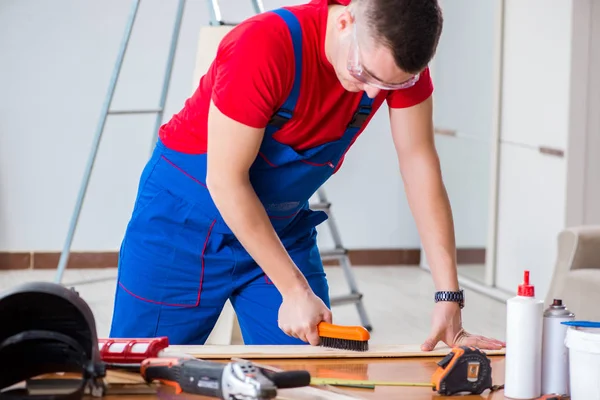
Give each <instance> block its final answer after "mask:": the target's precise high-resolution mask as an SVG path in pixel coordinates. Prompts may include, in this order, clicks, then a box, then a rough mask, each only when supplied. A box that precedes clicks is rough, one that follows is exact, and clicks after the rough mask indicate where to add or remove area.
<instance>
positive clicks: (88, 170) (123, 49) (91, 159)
mask: <svg viewBox="0 0 600 400" xmlns="http://www.w3.org/2000/svg"><path fill="white" fill-rule="evenodd" d="M140 2H141V0H133V1H132V3H131V10H130V12H129V17H128V18H127V23H126V24H125V33H124V34H123V39H122V40H121V45H120V47H119V51H118V53H117V61H116V62H115V66H114V68H113V72H112V75H111V78H110V82H109V85H108V92H107V93H106V97H105V99H104V103H103V104H102V110H101V111H100V119H99V120H98V125H97V127H96V132H95V134H94V138H93V141H92V148H91V150H90V155H89V156H88V160H87V164H86V167H85V170H84V174H83V180H82V182H81V186H80V188H79V193H78V194H77V200H76V202H75V208H74V210H73V215H72V216H71V222H70V224H69V229H68V231H67V237H66V239H65V243H64V247H63V250H62V252H61V254H60V259H59V260H58V267H57V269H56V275H55V277H54V281H55V283H59V284H60V283H62V278H63V275H64V272H65V269H66V268H67V262H68V261H69V255H70V253H71V246H72V244H73V236H75V231H76V230H77V224H78V222H79V216H80V214H81V208H82V207H83V202H84V200H85V195H86V193H87V189H88V184H89V182H90V177H91V175H92V171H93V169H94V163H95V161H96V156H97V154H98V149H99V147H100V142H101V140H102V134H103V132H104V126H105V125H106V119H107V117H108V116H109V115H136V114H137V115H139V114H156V120H155V125H154V133H153V137H152V145H151V146H150V148H149V154H152V151H153V150H154V145H155V144H156V141H157V138H158V130H159V128H160V126H161V125H162V120H163V113H164V109H165V104H166V100H167V95H168V93H169V86H170V83H171V74H172V71H173V62H174V59H175V51H176V49H177V42H178V40H179V33H180V31H181V21H182V19H183V12H184V8H185V0H178V3H177V12H176V14H175V23H174V25H173V31H172V35H171V44H170V46H169V55H168V58H167V64H166V68H165V73H164V78H163V86H162V90H161V94H160V99H159V104H158V107H157V108H153V109H147V110H143V109H140V110H111V108H110V107H111V104H112V100H113V97H114V94H115V89H116V86H117V81H118V79H119V75H120V73H121V67H122V66H123V60H124V58H125V54H126V53H127V47H128V46H129V40H130V38H131V32H132V30H133V25H134V22H135V19H136V17H137V14H138V10H139V8H140ZM97 281H98V280H93V281H89V282H97ZM77 283H78V284H82V283H87V281H81V282H77Z"/></svg>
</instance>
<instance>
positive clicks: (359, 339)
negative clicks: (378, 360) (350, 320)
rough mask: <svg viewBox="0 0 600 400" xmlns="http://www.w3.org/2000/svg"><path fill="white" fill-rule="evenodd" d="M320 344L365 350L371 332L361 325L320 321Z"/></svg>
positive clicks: (344, 348)
mask: <svg viewBox="0 0 600 400" xmlns="http://www.w3.org/2000/svg"><path fill="white" fill-rule="evenodd" d="M317 328H318V330H319V337H320V338H321V343H320V345H321V346H323V347H331V348H334V349H342V350H355V351H367V350H369V339H370V338H371V334H370V333H369V331H368V330H366V329H365V328H363V327H362V326H342V325H334V324H330V323H328V322H320V323H319V325H318V326H317Z"/></svg>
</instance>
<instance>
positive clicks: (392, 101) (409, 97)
mask: <svg viewBox="0 0 600 400" xmlns="http://www.w3.org/2000/svg"><path fill="white" fill-rule="evenodd" d="M432 93H433V82H432V79H431V74H430V72H429V67H427V68H425V69H424V70H423V72H421V75H420V77H419V80H418V81H417V83H416V84H415V85H414V86H412V87H410V88H408V89H401V90H394V91H390V92H389V93H388V95H387V99H386V100H387V104H388V106H389V107H390V108H407V107H412V106H414V105H417V104H419V103H421V102H423V101H425V100H426V99H427V98H429V96H431V94H432Z"/></svg>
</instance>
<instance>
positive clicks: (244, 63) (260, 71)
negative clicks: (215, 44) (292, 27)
mask: <svg viewBox="0 0 600 400" xmlns="http://www.w3.org/2000/svg"><path fill="white" fill-rule="evenodd" d="M267 14H269V13H267ZM214 67H215V72H214V73H215V75H214V83H213V92H212V100H213V102H214V104H215V106H216V107H217V108H218V109H219V110H220V111H221V112H222V113H223V114H225V115H227V116H228V117H230V118H232V119H234V120H236V121H238V122H240V123H243V124H245V125H248V126H252V127H255V128H264V127H265V126H266V125H267V123H268V122H269V120H270V119H271V116H272V115H273V114H274V113H275V111H276V110H277V109H278V108H279V106H281V104H283V102H284V101H285V98H286V97H287V95H288V93H289V92H290V91H291V87H292V84H293V76H294V52H293V46H292V41H291V37H290V33H289V31H288V28H287V25H285V22H284V21H283V20H282V19H281V18H278V17H277V16H275V15H274V14H272V15H268V16H267V15H264V16H261V19H251V20H248V21H246V22H244V23H242V24H240V25H238V26H236V27H235V28H234V29H233V30H232V31H231V32H229V33H228V34H227V35H226V36H225V37H224V38H223V39H222V41H221V43H220V45H219V48H218V51H217V56H216V58H215V65H214Z"/></svg>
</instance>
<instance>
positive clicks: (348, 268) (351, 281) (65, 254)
mask: <svg viewBox="0 0 600 400" xmlns="http://www.w3.org/2000/svg"><path fill="white" fill-rule="evenodd" d="M140 2H141V0H133V1H132V5H131V11H130V14H129V18H128V20H127V24H126V26H125V33H124V35H123V39H122V42H121V45H120V48H119V51H118V54H117V60H116V63H115V66H114V69H113V73H112V76H111V79H110V83H109V88H108V92H107V94H106V98H105V101H104V103H103V106H102V110H101V113H100V119H99V121H98V126H97V128H96V132H95V135H94V139H93V142H92V148H91V151H90V155H89V157H88V161H87V165H86V168H85V171H84V176H83V180H82V183H81V186H80V190H79V193H78V195H77V200H76V204H75V207H74V210H73V214H72V217H71V222H70V225H69V229H68V232H67V237H66V239H65V243H64V247H63V250H62V252H61V256H60V259H59V262H58V267H57V271H56V275H55V282H56V283H62V278H63V275H64V272H65V269H66V267H67V263H68V260H69V255H70V251H71V246H72V242H73V237H74V235H75V231H76V229H77V225H78V222H79V217H80V214H81V209H82V207H83V203H84V200H85V196H86V192H87V188H88V184H89V181H90V177H91V174H92V171H93V168H94V163H95V160H96V156H97V153H98V149H99V145H100V142H101V140H102V135H103V132H104V126H105V124H106V119H107V117H108V116H109V115H135V114H156V122H155V127H154V131H153V135H152V145H151V146H150V150H149V151H150V153H152V151H153V150H154V145H155V144H156V141H157V139H158V130H159V128H160V126H161V125H162V119H163V113H164V108H165V103H166V99H167V96H168V92H169V84H170V81H171V75H172V70H173V62H174V58H175V52H176V49H177V43H178V39H179V33H180V31H181V22H182V19H183V14H184V8H185V0H178V5H177V12H176V15H175V23H174V25H173V31H172V36H171V44H170V47H169V53H168V59H167V64H166V69H165V74H164V78H163V87H162V91H161V95H160V99H159V105H158V107H157V108H155V109H147V110H111V108H110V107H111V104H112V100H113V96H114V93H115V89H116V85H117V81H118V78H119V75H120V72H121V67H122V65H123V60H124V58H125V54H126V52H127V47H128V45H129V41H130V38H131V32H132V30H133V25H134V22H135V19H136V16H137V13H138V10H139V5H140ZM207 3H208V6H209V11H210V25H211V26H213V27H216V26H221V27H226V26H228V27H233V26H235V24H234V23H228V22H224V21H223V19H222V18H221V11H220V8H219V4H218V1H217V0H207ZM252 5H253V8H254V11H255V13H257V14H259V13H262V12H264V6H263V4H262V2H261V0H252ZM218 34H223V32H219V33H218ZM195 81H197V79H195ZM317 198H318V202H317V203H315V204H311V205H310V208H311V209H314V210H322V211H324V212H326V213H327V214H328V216H329V218H328V220H327V223H328V226H329V230H330V232H331V236H332V239H333V243H334V247H333V249H330V250H325V251H323V250H322V251H321V252H320V254H321V258H322V260H323V261H327V260H336V261H338V262H339V264H340V267H341V268H342V270H343V273H344V276H345V278H346V281H347V283H348V286H349V289H350V293H349V294H347V295H342V296H336V297H332V298H331V299H330V302H331V306H332V307H333V306H338V305H346V304H355V305H356V308H357V311H358V314H359V317H360V321H361V324H362V326H364V327H365V328H366V329H367V330H369V331H371V330H372V325H371V322H370V320H369V318H368V315H367V312H366V310H365V307H364V304H363V295H362V293H361V292H360V291H359V290H358V285H357V283H356V279H355V277H354V272H353V270H352V265H351V263H350V258H349V255H348V251H347V250H346V249H345V248H344V246H343V244H342V240H341V236H340V233H339V230H338V227H337V224H336V222H335V219H334V216H333V213H332V212H331V203H330V202H329V201H328V199H327V196H326V194H325V189H324V188H320V189H319V190H318V191H317ZM106 279H107V280H108V279H113V278H106ZM98 281H99V280H98V279H94V280H89V281H80V282H77V284H83V283H88V282H89V283H95V282H98ZM72 284H74V283H72Z"/></svg>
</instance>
